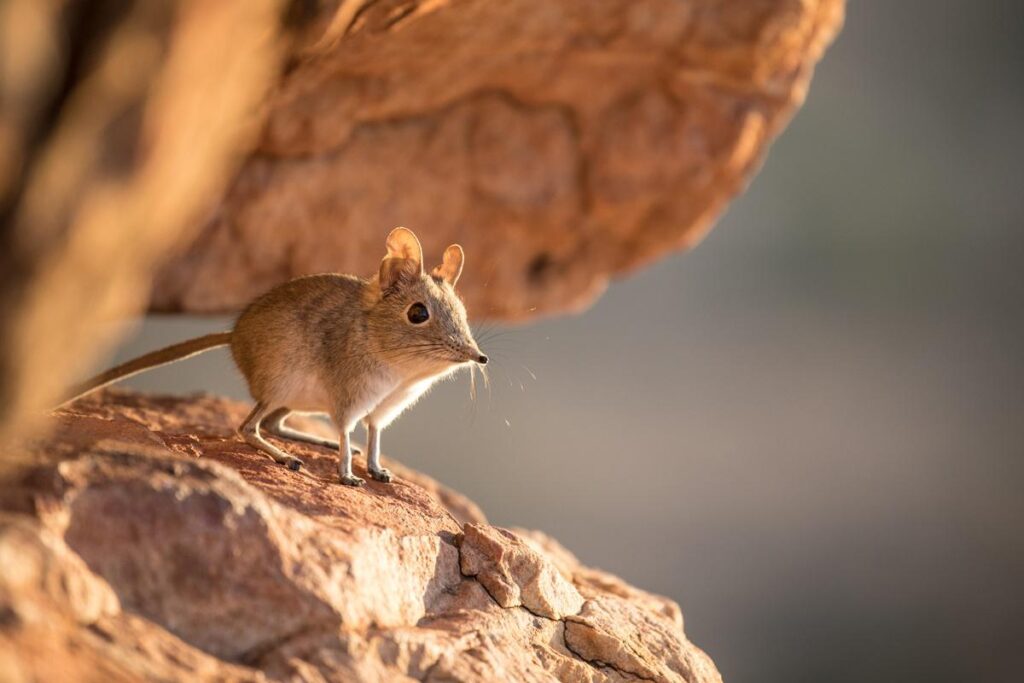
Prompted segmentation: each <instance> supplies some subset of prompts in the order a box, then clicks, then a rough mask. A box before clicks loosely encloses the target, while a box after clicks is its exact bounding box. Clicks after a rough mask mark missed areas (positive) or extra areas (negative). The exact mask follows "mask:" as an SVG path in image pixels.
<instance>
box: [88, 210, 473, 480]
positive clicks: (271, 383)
mask: <svg viewBox="0 0 1024 683" xmlns="http://www.w3.org/2000/svg"><path fill="white" fill-rule="evenodd" d="M386 248H387V255H386V256H385V257H384V259H383V260H382V261H381V264H380V268H379V269H378V272H377V274H376V275H375V276H374V277H372V278H370V279H361V278H358V277H355V276H352V275H338V274H323V275H310V276H307V277H300V278H297V279H295V280H291V281H289V282H286V283H284V284H281V285H278V286H277V287H274V288H273V289H271V290H270V291H269V292H267V293H266V294H264V295H262V296H260V297H259V298H257V299H256V300H255V301H253V302H252V303H251V304H249V306H248V307H247V308H246V309H245V310H244V311H243V312H242V314H241V315H240V316H239V318H238V320H237V322H236V323H235V326H234V329H233V330H232V331H231V332H224V333H220V334H211V335H207V336H205V337H199V338H197V339H191V340H188V341H185V342H181V343H179V344H175V345H173V346H169V347H166V348H164V349H160V350H158V351H153V352H151V353H148V354H146V355H144V356H141V357H139V358H136V359H134V360H131V361H128V362H126V363H124V364H122V365H119V366H117V367H115V368H112V369H110V370H108V371H107V372H104V373H102V374H100V375H98V376H97V377H95V378H93V379H91V380H89V381H88V382H86V383H85V384H83V385H82V386H81V387H80V388H79V389H78V390H77V391H76V392H75V393H74V396H73V398H71V399H69V401H73V400H75V399H76V398H79V397H80V396H82V395H84V394H87V393H89V392H91V391H94V390H96V389H99V388H100V387H104V386H107V385H109V384H112V383H114V382H116V381H118V380H120V379H123V378H125V377H129V376H131V375H135V374H137V373H139V372H143V371H144V370H148V369H150V368H153V367H157V366H159V365H164V364H167V363H171V362H174V361H177V360H181V359H183V358H187V357H189V356H192V355H195V354H197V353H201V352H203V351H206V350H209V349H212V348H215V347H218V346H224V345H230V347H231V355H232V357H233V358H234V360H235V363H236V365H237V366H238V369H239V370H240V371H241V372H242V375H244V377H245V380H246V382H247V383H248V385H249V391H250V393H251V394H252V397H253V399H254V400H255V401H256V405H255V407H254V408H253V410H252V412H251V413H250V414H249V416H248V417H247V418H246V420H245V422H244V423H243V424H242V425H241V427H240V428H239V432H240V434H241V435H242V437H243V438H244V439H245V441H246V442H247V443H249V444H250V445H252V446H254V447H255V448H257V449H259V450H260V451H262V452H264V453H266V454H267V455H269V456H270V457H271V458H273V460H274V461H275V462H278V463H281V464H283V465H285V466H287V467H288V468H289V469H292V470H298V469H299V468H300V467H301V466H302V461H301V460H300V459H299V458H297V457H295V456H294V455H291V454H289V453H287V452H285V451H283V450H281V449H280V448H278V447H276V446H275V445H274V444H272V443H270V442H269V441H267V440H266V439H265V438H264V436H263V434H264V432H267V433H270V434H273V435H276V436H278V437H281V438H284V439H291V440H295V441H302V442H307V443H312V444H317V445H320V446H327V447H332V448H338V449H339V460H338V476H339V478H340V480H341V483H343V484H347V485H349V486H361V485H362V484H364V483H365V480H363V479H361V478H360V477H357V476H355V475H354V474H353V473H352V454H353V448H352V445H351V443H350V433H351V431H352V429H353V428H354V427H355V425H356V424H357V423H358V422H359V421H360V420H362V421H363V422H364V423H365V425H366V430H367V448H366V450H367V453H366V464H367V470H368V471H369V473H370V476H371V477H373V478H374V479H376V480H378V481H382V482H389V481H391V477H392V475H391V473H390V472H389V471H388V470H387V469H386V468H384V467H383V466H382V465H381V462H380V434H381V431H382V430H383V429H384V428H385V427H387V426H388V425H389V424H390V423H391V422H392V421H393V420H394V419H395V418H396V417H398V416H399V415H400V414H401V413H402V411H404V410H405V409H406V408H408V407H409V406H410V405H412V404H413V403H414V402H415V401H416V400H417V399H418V398H419V397H420V396H421V395H422V394H423V392H425V391H426V390H427V389H428V388H430V386H431V385H432V384H433V383H434V382H436V381H437V380H438V379H441V378H442V377H444V376H446V375H448V374H450V373H452V372H454V371H455V370H457V369H459V368H460V367H465V366H467V365H469V364H471V363H478V364H480V365H483V364H486V363H487V356H485V355H484V354H483V353H482V352H481V351H480V348H479V347H478V346H477V344H476V341H475V340H474V339H473V334H472V332H471V331H470V329H469V324H468V323H467V320H466V309H465V307H464V306H463V305H462V301H461V300H460V299H459V297H458V295H457V294H456V293H455V284H456V282H457V281H458V279H459V276H460V275H461V273H462V265H463V260H464V253H463V250H462V247H460V246H459V245H457V244H453V245H451V246H450V247H448V248H447V249H445V252H444V257H443V259H442V262H441V265H439V266H437V267H436V268H434V269H433V270H431V271H430V272H429V273H428V272H426V270H425V269H424V267H423V249H422V247H421V246H420V242H419V240H418V239H417V238H416V236H415V235H414V234H413V233H412V231H410V230H407V229H406V228H395V229H394V230H392V231H391V233H390V234H389V235H388V237H387V240H386ZM292 412H305V413H326V414H328V415H330V416H331V418H332V419H333V420H334V423H335V425H336V426H337V428H338V431H339V433H340V435H341V438H340V440H339V441H337V442H335V441H331V440H327V439H324V438H321V437H319V436H315V435H312V434H307V433H305V432H301V431H298V430H295V429H293V428H291V427H289V426H288V425H287V424H286V423H285V420H286V418H287V417H288V415H289V414H290V413H292ZM356 452H357V453H358V451H356Z"/></svg>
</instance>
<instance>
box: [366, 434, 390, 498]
mask: <svg viewBox="0 0 1024 683" xmlns="http://www.w3.org/2000/svg"><path fill="white" fill-rule="evenodd" d="M366 469H368V470H369V471H370V476H371V477H373V478H374V479H376V480H377V481H381V482H384V483H385V484H387V483H389V482H390V481H391V471H390V470H388V469H387V468H384V467H381V466H380V427H377V426H376V425H373V424H367V425H366Z"/></svg>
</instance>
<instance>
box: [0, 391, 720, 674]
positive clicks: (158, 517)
mask: <svg viewBox="0 0 1024 683" xmlns="http://www.w3.org/2000/svg"><path fill="white" fill-rule="evenodd" d="M245 412H246V407H245V406H243V405H241V404H237V403H233V402H228V401H225V400H221V399H215V398H210V397H197V398H192V399H171V398H156V397H144V396H140V395H137V394H132V393H127V392H113V391H111V392H105V393H103V394H101V395H99V396H96V397H92V398H89V399H86V400H83V401H80V402H78V403H76V404H74V405H73V406H72V407H70V408H69V409H66V410H62V411H60V412H58V413H56V415H55V417H54V421H55V425H54V430H53V435H52V437H50V438H49V439H47V440H46V441H41V442H36V443H33V444H31V445H29V446H23V448H27V449H29V450H31V451H32V453H30V454H29V455H31V457H32V459H34V460H36V461H39V462H43V463H44V464H40V465H38V466H37V467H36V468H35V469H33V470H32V471H29V472H27V473H26V474H25V476H24V477H23V478H22V479H21V480H20V481H19V482H18V485H17V486H15V487H11V488H9V489H7V490H6V491H5V492H4V497H3V507H4V509H5V510H6V512H3V513H2V514H0V677H2V678H3V680H5V681H7V680H11V681H22V680H24V681H29V680H95V681H121V680H137V679H139V678H148V679H153V678H158V679H162V680H196V679H206V680H209V679H217V680H252V681H262V680H300V681H355V680H362V681H378V680H389V681H390V680H423V681H481V682H483V681H488V682H490V681H506V680H509V681H512V680H516V681H519V680H523V681H526V680H530V681H555V680H561V681H625V680H636V679H643V680H654V681H687V682H689V683H695V682H702V683H703V682H709V681H720V680H721V679H720V677H719V675H718V673H717V671H716V670H715V667H714V665H713V664H712V662H711V661H710V659H708V657H707V656H706V655H705V654H704V653H703V652H701V651H700V650H699V649H698V648H697V647H695V646H694V645H693V644H691V643H690V642H689V641H688V640H687V638H686V636H685V634H684V632H683V623H682V618H681V615H680V612H679V608H678V606H676V604H675V603H673V602H672V601H670V600H668V599H666V598H662V597H659V596H655V595H652V594H649V593H645V592H643V591H641V590H639V589H636V588H633V587H632V586H629V585H627V584H625V583H624V582H622V581H621V580H620V579H617V578H616V577H613V576H611V575H609V574H605V573H603V572H599V571H597V570H593V569H589V568H587V567H584V566H582V565H580V564H579V562H578V561H577V560H576V559H575V558H574V557H573V556H572V555H571V554H570V553H569V552H568V551H566V550H565V549H564V548H562V547H561V546H560V545H558V544H557V543H556V542H555V541H553V540H552V539H550V538H548V537H547V536H545V535H543V534H542V533H540V532H536V531H534V532H527V531H522V530H508V529H500V528H497V527H493V526H490V525H489V524H487V522H486V520H485V519H484V517H483V515H482V513H481V512H480V511H479V509H478V508H477V507H476V506H475V505H473V504H472V503H471V502H470V501H468V500H467V499H465V498H464V497H462V496H461V495H459V494H457V493H455V492H453V491H450V490H447V489H445V488H444V487H443V486H441V485H439V484H437V483H436V482H434V481H432V480H430V479H429V478H427V477H425V476H424V475H421V474H418V473H415V472H412V471H410V470H408V469H406V468H403V467H401V466H400V465H397V464H395V463H394V462H393V461H389V463H388V464H389V466H390V467H391V469H392V470H393V471H394V472H395V474H396V475H397V476H398V479H397V481H396V482H394V483H392V484H390V485H387V484H380V483H377V482H374V481H372V480H371V481H369V482H368V483H367V485H366V487H364V488H361V489H352V488H348V487H344V486H341V485H339V484H336V483H335V480H334V472H335V464H334V463H335V457H334V455H333V454H332V453H330V452H328V451H327V449H322V448H317V447H312V446H303V445H298V444H291V443H289V444H287V447H288V448H290V449H293V450H295V451H296V452H297V453H299V452H300V451H301V453H299V454H300V455H301V456H302V457H303V459H304V460H305V462H306V464H307V467H306V468H305V469H304V471H302V472H299V473H293V472H290V471H288V470H286V469H284V468H282V467H280V466H276V465H274V464H273V463H271V462H270V461H269V459H267V458H265V457H264V456H262V455H260V454H258V453H256V452H255V451H253V450H252V449H251V448H249V447H248V446H246V445H245V444H244V443H243V442H242V441H241V440H240V439H239V438H238V437H236V436H235V435H234V431H233V430H234V427H235V425H237V424H238V423H239V422H240V421H241V420H242V418H243V417H244V415H245ZM8 448H11V447H10V446H9V447H8ZM45 463H48V464H45ZM358 468H359V466H358V465H357V469H358Z"/></svg>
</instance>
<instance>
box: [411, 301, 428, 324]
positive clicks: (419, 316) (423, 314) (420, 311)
mask: <svg viewBox="0 0 1024 683" xmlns="http://www.w3.org/2000/svg"><path fill="white" fill-rule="evenodd" d="M406 315H407V316H409V322H411V323H412V324H413V325H422V324H423V323H425V322H427V321H428V320H430V311H428V310H427V307H426V306H424V305H423V304H421V303H415V304H413V305H412V306H410V307H409V310H408V311H407V312H406Z"/></svg>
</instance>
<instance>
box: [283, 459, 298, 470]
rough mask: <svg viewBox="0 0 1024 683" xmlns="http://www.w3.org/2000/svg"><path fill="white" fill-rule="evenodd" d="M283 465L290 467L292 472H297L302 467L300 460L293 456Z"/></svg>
mask: <svg viewBox="0 0 1024 683" xmlns="http://www.w3.org/2000/svg"><path fill="white" fill-rule="evenodd" d="M285 467H287V468H288V469H290V470H291V471H292V472H298V471H299V470H300V469H302V461H301V460H299V459H298V458H293V459H291V460H289V461H288V462H287V463H286V464H285Z"/></svg>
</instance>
